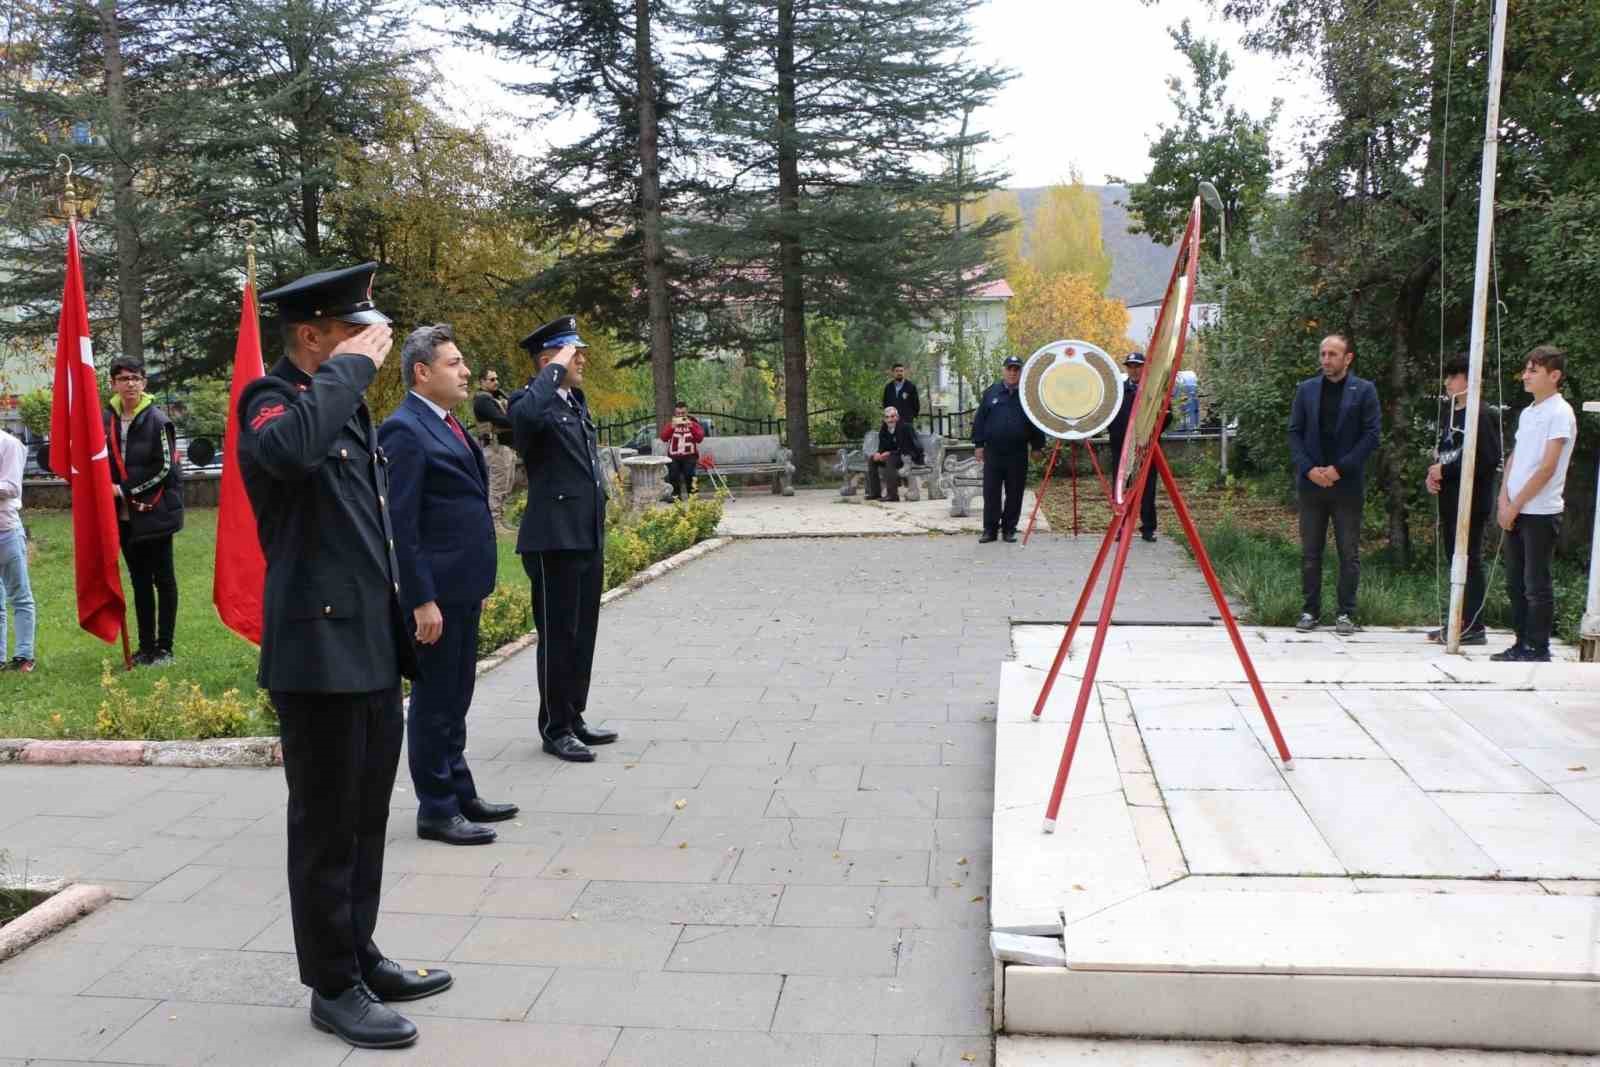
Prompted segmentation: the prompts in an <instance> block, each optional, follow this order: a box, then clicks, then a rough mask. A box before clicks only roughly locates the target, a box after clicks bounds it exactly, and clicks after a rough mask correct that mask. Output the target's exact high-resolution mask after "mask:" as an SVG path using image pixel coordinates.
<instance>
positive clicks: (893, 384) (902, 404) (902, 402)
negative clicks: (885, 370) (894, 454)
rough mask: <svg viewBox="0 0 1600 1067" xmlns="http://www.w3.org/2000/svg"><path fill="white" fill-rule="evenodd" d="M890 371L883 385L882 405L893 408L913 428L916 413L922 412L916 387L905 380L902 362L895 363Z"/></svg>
mask: <svg viewBox="0 0 1600 1067" xmlns="http://www.w3.org/2000/svg"><path fill="white" fill-rule="evenodd" d="M890 373H891V374H892V375H893V377H892V378H890V379H889V381H888V382H887V383H885V384H884V387H883V406H884V407H886V408H887V407H892V408H894V409H895V410H896V411H898V412H899V413H900V421H901V422H903V423H905V424H906V425H907V426H911V427H913V428H914V427H915V424H916V421H917V415H919V414H920V413H921V412H922V399H921V398H920V397H918V396H917V387H916V385H914V384H913V383H911V382H908V381H906V365H905V364H904V363H896V364H895V365H894V369H893V370H892V371H891V372H890Z"/></svg>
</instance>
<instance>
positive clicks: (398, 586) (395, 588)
mask: <svg viewBox="0 0 1600 1067" xmlns="http://www.w3.org/2000/svg"><path fill="white" fill-rule="evenodd" d="M394 591H395V592H396V593H398V592H399V591H400V583H399V582H395V583H394Z"/></svg>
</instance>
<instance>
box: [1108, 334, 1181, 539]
mask: <svg viewBox="0 0 1600 1067" xmlns="http://www.w3.org/2000/svg"><path fill="white" fill-rule="evenodd" d="M1122 365H1123V366H1124V367H1127V368H1128V376H1127V377H1126V378H1124V379H1123V380H1122V404H1121V406H1120V407H1118V408H1117V413H1116V415H1115V416H1114V417H1113V418H1112V420H1111V425H1109V426H1107V427H1106V436H1107V437H1108V438H1110V440H1111V470H1112V471H1113V476H1114V472H1115V471H1116V470H1117V468H1118V464H1120V463H1121V462H1122V447H1123V443H1124V442H1125V441H1126V440H1127V437H1128V423H1129V422H1130V421H1131V420H1132V419H1133V399H1134V397H1136V396H1138V395H1139V382H1140V380H1141V379H1142V378H1143V377H1144V353H1143V352H1130V353H1128V358H1127V359H1125V360H1123V361H1122ZM1170 425H1172V411H1171V409H1170V408H1169V409H1168V411H1167V417H1166V419H1165V421H1163V422H1162V424H1161V430H1162V432H1163V433H1164V432H1166V429H1167V427H1168V426H1170ZM1160 480H1161V477H1160V475H1158V474H1157V473H1156V471H1155V468H1153V467H1152V468H1151V469H1150V477H1149V479H1148V480H1146V481H1145V483H1144V495H1143V496H1142V497H1140V498H1139V536H1140V537H1142V538H1143V539H1144V540H1146V541H1154V540H1155V539H1156V483H1157V482H1159V481H1160Z"/></svg>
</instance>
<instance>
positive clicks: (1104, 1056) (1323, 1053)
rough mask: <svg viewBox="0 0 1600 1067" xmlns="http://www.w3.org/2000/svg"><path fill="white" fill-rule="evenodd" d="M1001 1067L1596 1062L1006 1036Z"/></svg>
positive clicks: (1432, 1066)
mask: <svg viewBox="0 0 1600 1067" xmlns="http://www.w3.org/2000/svg"><path fill="white" fill-rule="evenodd" d="M996 1046H997V1048H996V1063H997V1064H998V1067H1075V1065H1077V1064H1095V1065H1097V1067H1157V1065H1159V1067H1585V1065H1592V1064H1593V1063H1594V1057H1591V1056H1562V1055H1552V1054H1541V1053H1532V1052H1482V1051H1478V1050H1476V1049H1408V1048H1379V1047H1377V1046H1375V1045H1320V1046H1312V1045H1286V1044H1276V1045H1272V1044H1240V1043H1235V1042H1224V1041H1115V1040H1106V1039H1101V1038H1076V1037H1029V1036H1026V1035H1016V1036H1012V1035H1009V1034H1006V1035H1002V1036H1001V1037H1000V1038H999V1040H998V1041H997V1042H996Z"/></svg>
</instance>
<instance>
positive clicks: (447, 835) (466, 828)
mask: <svg viewBox="0 0 1600 1067" xmlns="http://www.w3.org/2000/svg"><path fill="white" fill-rule="evenodd" d="M417 836H418V837H420V838H422V839H423V840H424V841H443V842H444V843H445V844H447V845H487V844H488V843H489V842H491V841H493V840H494V839H495V832H494V831H493V830H491V829H489V828H488V827H487V826H479V825H478V824H477V823H475V822H472V821H471V820H469V819H468V818H467V817H466V816H465V815H452V816H450V817H449V818H448V819H424V818H423V817H422V816H420V815H419V816H417Z"/></svg>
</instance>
